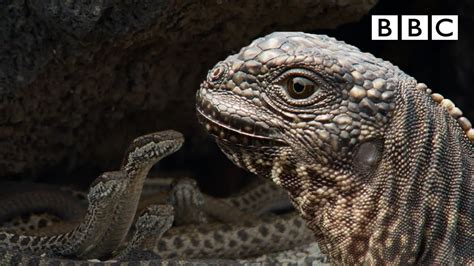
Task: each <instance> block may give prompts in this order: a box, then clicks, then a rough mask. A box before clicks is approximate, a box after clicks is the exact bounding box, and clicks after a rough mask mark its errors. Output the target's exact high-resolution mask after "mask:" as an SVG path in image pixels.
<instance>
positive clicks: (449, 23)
mask: <svg viewBox="0 0 474 266" xmlns="http://www.w3.org/2000/svg"><path fill="white" fill-rule="evenodd" d="M429 18H431V20H429ZM399 26H400V25H399V24H398V16H397V15H386V16H380V15H377V16H372V40H398V39H399V34H398V32H399V30H398V29H399ZM430 28H431V40H457V39H458V16H456V15H449V16H439V15H436V16H435V15H433V16H427V15H421V16H411V15H410V16H408V15H406V16H405V15H403V16H401V27H400V32H401V39H402V40H428V38H429V37H430V31H429V29H430Z"/></svg>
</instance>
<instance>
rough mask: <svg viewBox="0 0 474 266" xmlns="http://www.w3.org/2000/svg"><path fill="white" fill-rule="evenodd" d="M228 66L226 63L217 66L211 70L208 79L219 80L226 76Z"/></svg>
mask: <svg viewBox="0 0 474 266" xmlns="http://www.w3.org/2000/svg"><path fill="white" fill-rule="evenodd" d="M225 73H226V67H225V66H224V65H218V66H215V67H214V68H213V69H212V70H211V71H209V75H208V80H209V81H211V82H218V81H220V80H222V78H223V77H224V76H225Z"/></svg>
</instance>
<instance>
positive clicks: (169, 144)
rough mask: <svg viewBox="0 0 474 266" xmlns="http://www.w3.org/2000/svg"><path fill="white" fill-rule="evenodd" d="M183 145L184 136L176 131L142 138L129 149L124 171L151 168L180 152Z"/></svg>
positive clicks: (123, 166) (135, 141)
mask: <svg viewBox="0 0 474 266" xmlns="http://www.w3.org/2000/svg"><path fill="white" fill-rule="evenodd" d="M183 143H184V137H183V135H182V134H181V133H179V132H177V131H174V130H166V131H160V132H155V133H151V134H148V135H144V136H140V137H138V138H136V139H134V140H133V141H132V143H131V144H130V146H129V147H128V150H127V152H126V154H125V157H124V159H123V162H122V170H125V171H130V169H131V170H132V171H134V170H141V169H146V168H151V167H152V166H153V165H154V164H155V163H156V162H158V161H159V160H161V159H162V158H164V157H166V156H168V155H170V154H172V153H174V152H176V151H177V150H179V149H180V148H181V146H182V145H183Z"/></svg>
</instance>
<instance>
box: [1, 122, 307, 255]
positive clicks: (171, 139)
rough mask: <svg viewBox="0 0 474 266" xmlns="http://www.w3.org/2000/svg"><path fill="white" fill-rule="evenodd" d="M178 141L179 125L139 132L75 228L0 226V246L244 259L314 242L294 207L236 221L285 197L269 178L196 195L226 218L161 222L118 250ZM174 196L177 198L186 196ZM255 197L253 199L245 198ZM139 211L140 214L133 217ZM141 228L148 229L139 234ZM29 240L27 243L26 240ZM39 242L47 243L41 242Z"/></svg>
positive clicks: (7, 250)
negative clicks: (228, 191)
mask: <svg viewBox="0 0 474 266" xmlns="http://www.w3.org/2000/svg"><path fill="white" fill-rule="evenodd" d="M183 142H184V138H183V137H182V135H181V134H180V133H178V132H176V131H164V132H158V133H153V134H149V135H145V136H142V137H139V138H137V139H136V140H134V141H133V142H132V144H131V145H130V147H129V149H128V151H127V153H126V155H125V157H124V160H123V163H122V166H121V168H120V171H116V172H107V173H104V174H103V175H102V176H101V177H99V178H98V179H97V180H96V181H95V182H94V183H93V184H92V185H91V188H90V191H89V194H88V201H89V207H88V208H87V214H86V216H85V217H84V219H83V220H82V222H81V223H80V224H79V225H78V226H77V227H76V228H75V229H74V230H72V231H70V232H66V233H63V234H55V235H47V236H23V235H16V234H12V233H7V232H0V238H1V240H0V249H1V250H3V252H4V258H7V257H8V258H13V257H17V258H22V259H25V256H20V255H21V254H28V256H27V257H29V258H35V256H40V255H41V254H46V255H47V256H48V257H51V258H58V257H59V258H61V257H74V258H78V259H92V258H99V259H106V258H111V257H112V256H111V255H112V253H113V252H114V251H115V253H114V258H117V259H119V260H123V259H125V258H128V259H130V258H134V259H136V258H137V255H136V254H141V253H144V252H145V253H147V254H148V255H147V258H152V259H168V260H173V258H176V257H183V256H185V257H186V258H188V257H189V258H193V259H196V258H204V259H205V258H210V257H214V258H215V257H219V258H226V257H239V258H243V257H249V256H255V255H259V254H262V253H267V252H275V251H279V250H284V249H288V248H291V247H294V246H297V245H301V244H305V243H309V242H311V241H312V237H311V234H310V233H309V231H308V229H307V228H306V227H305V225H304V223H303V221H302V220H301V218H300V217H299V216H297V215H295V214H294V213H290V214H286V215H278V216H268V217H258V215H249V216H248V217H247V218H248V219H243V218H242V219H241V220H240V221H239V222H237V221H238V220H239V219H240V217H245V216H239V214H241V213H245V212H247V211H249V210H253V211H255V210H257V209H258V206H264V205H265V202H267V203H268V202H270V203H271V202H272V199H278V198H284V197H287V196H286V194H284V193H282V192H280V191H279V192H276V193H273V194H272V193H271V192H272V191H275V190H274V188H272V187H269V185H260V186H256V187H253V188H250V189H248V190H246V191H245V192H244V193H242V194H241V195H240V196H234V197H229V198H226V199H217V198H213V197H211V196H208V195H201V196H202V197H203V199H204V200H203V201H204V202H205V203H206V204H201V205H200V206H207V207H205V208H203V212H204V213H206V215H209V216H211V217H213V218H214V219H216V220H220V219H221V221H222V220H223V221H224V223H220V224H219V223H217V224H216V223H209V224H208V223H204V224H199V225H195V226H190V225H188V226H177V227H176V228H172V229H168V228H167V226H161V227H159V229H160V228H161V229H160V230H161V231H160V232H159V233H157V232H154V233H153V232H151V231H152V230H151V229H148V231H147V230H144V229H141V230H136V231H135V234H134V235H133V236H132V238H131V240H129V241H128V244H127V245H126V247H125V248H124V250H125V251H119V250H120V249H121V248H123V243H124V239H125V237H126V235H127V233H128V232H129V229H130V227H131V225H132V223H133V220H134V216H135V213H136V211H137V209H138V200H139V198H140V193H141V191H142V188H143V183H144V180H145V178H146V176H147V174H148V171H149V170H150V168H151V167H152V166H153V165H154V164H155V163H156V162H157V161H159V160H160V159H161V158H163V157H165V156H167V155H169V154H171V153H173V152H175V151H176V150H178V149H179V147H180V146H181V145H182V143H183ZM191 187H193V186H191ZM105 188H109V190H105ZM272 189H273V190H272ZM102 191H109V192H108V193H103V192H102ZM98 192H100V193H98ZM258 195H265V196H266V197H265V196H258ZM269 195H277V196H269ZM161 198H162V197H161ZM178 198H181V199H182V198H183V196H181V197H178ZM252 199H253V202H257V203H256V204H253V205H252V204H249V202H251V201H252ZM255 199H261V201H260V202H259V201H258V200H255ZM259 204H260V205H259ZM181 205H183V204H181ZM267 205H268V204H267ZM270 205H271V204H270ZM209 206H211V207H209ZM239 206H240V209H239ZM243 206H246V207H243ZM248 206H250V207H248ZM181 207H182V206H181ZM206 208H207V209H206ZM218 210H221V211H218ZM222 210H223V211H222ZM259 211H263V210H261V209H260V210H259ZM229 213H234V214H237V216H235V217H234V218H232V219H226V218H225V217H226V214H227V216H232V215H229ZM175 214H176V212H175ZM178 216H179V215H178ZM140 218H141V216H140V217H139V218H138V219H137V222H136V224H137V223H139V221H140ZM191 222H196V221H191ZM197 222H198V223H201V222H200V221H197ZM230 222H232V223H230ZM185 223H186V222H185ZM188 223H189V222H188ZM162 224H163V222H162ZM165 224H166V223H165ZM142 227H143V223H142ZM163 228H164V229H163ZM144 231H146V233H143V232H144ZM150 232H151V233H150ZM165 232H166V233H165ZM150 236H151V237H150ZM25 239H27V240H25ZM27 242H28V243H29V244H27V245H25V243H27ZM40 243H41V244H40ZM43 243H47V244H46V245H42V244H43ZM33 244H34V245H33ZM256 247H263V248H256ZM123 254H127V255H123ZM11 256H13V257H11ZM75 261H80V260H75Z"/></svg>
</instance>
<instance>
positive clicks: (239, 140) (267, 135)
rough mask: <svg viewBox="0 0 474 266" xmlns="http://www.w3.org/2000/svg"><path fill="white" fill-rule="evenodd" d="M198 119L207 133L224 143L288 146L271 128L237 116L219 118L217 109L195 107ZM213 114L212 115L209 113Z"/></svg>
mask: <svg viewBox="0 0 474 266" xmlns="http://www.w3.org/2000/svg"><path fill="white" fill-rule="evenodd" d="M196 110H197V117H198V121H199V122H200V123H201V124H202V125H203V126H204V127H205V128H206V130H207V131H208V132H209V134H211V135H213V136H215V137H216V139H217V140H218V141H220V142H223V143H225V144H232V145H237V146H247V147H248V146H254V147H268V146H288V144H286V142H284V141H283V140H282V139H281V138H279V137H278V136H277V134H276V133H275V132H274V131H273V130H271V129H267V128H264V127H261V126H259V125H258V124H255V123H249V122H247V121H245V120H243V119H240V118H238V117H234V116H232V117H227V118H226V119H223V118H221V117H222V116H223V115H221V114H220V113H219V112H217V111H212V112H206V111H204V110H203V108H202V107H201V106H199V104H198V107H197V108H196ZM211 114H214V115H211Z"/></svg>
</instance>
